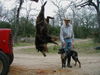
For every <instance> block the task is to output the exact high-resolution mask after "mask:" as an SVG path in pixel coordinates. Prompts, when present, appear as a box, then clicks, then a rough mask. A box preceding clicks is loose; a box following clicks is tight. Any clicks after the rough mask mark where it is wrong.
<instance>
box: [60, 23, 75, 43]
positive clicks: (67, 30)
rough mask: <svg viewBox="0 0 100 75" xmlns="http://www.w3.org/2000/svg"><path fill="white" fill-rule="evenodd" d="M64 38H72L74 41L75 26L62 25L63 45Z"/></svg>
mask: <svg viewBox="0 0 100 75" xmlns="http://www.w3.org/2000/svg"><path fill="white" fill-rule="evenodd" d="M64 38H72V39H74V33H73V26H72V25H71V24H69V25H68V26H66V25H62V26H61V28H60V40H61V42H62V43H64V42H65V41H64Z"/></svg>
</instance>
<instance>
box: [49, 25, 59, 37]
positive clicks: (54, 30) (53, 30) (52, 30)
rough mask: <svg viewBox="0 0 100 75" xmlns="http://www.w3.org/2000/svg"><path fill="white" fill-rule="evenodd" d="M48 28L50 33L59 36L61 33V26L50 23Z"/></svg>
mask: <svg viewBox="0 0 100 75" xmlns="http://www.w3.org/2000/svg"><path fill="white" fill-rule="evenodd" d="M48 29H49V34H50V35H54V36H59V33H60V27H59V26H51V25H48Z"/></svg>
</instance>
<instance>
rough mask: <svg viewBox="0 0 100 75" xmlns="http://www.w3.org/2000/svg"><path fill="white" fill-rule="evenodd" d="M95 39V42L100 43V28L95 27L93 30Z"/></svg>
mask: <svg viewBox="0 0 100 75" xmlns="http://www.w3.org/2000/svg"><path fill="white" fill-rule="evenodd" d="M93 40H94V42H98V43H100V29H97V28H96V29H95V30H94V32H93Z"/></svg>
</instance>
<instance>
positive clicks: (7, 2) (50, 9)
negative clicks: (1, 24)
mask: <svg viewBox="0 0 100 75" xmlns="http://www.w3.org/2000/svg"><path fill="white" fill-rule="evenodd" d="M0 1H1V2H2V4H3V6H4V8H5V9H7V10H11V9H13V8H14V7H15V5H16V4H15V0H0ZM44 1H46V0H44ZM31 2H32V6H31V8H32V9H34V8H35V9H36V10H40V9H41V1H39V2H38V3H36V2H34V1H30V0H27V3H26V2H24V4H23V7H26V6H27V7H29V6H30V4H31ZM55 10H57V8H56V7H55V6H54V5H53V4H52V3H51V1H50V0H48V2H47V4H46V6H45V16H54V15H55V13H54V11H55ZM33 12H34V11H33ZM22 13H23V14H24V13H25V11H24V10H22ZM31 13H32V12H31Z"/></svg>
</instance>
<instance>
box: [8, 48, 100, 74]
mask: <svg viewBox="0 0 100 75" xmlns="http://www.w3.org/2000/svg"><path fill="white" fill-rule="evenodd" d="M22 48H24V47H20V48H14V50H17V49H18V50H21V49H22ZM14 54H15V59H14V62H13V64H12V65H11V67H10V71H9V74H8V75H100V56H98V55H95V54H93V55H84V54H83V55H79V59H80V61H81V63H82V68H79V67H78V65H77V66H76V67H75V66H74V61H72V63H71V64H72V66H73V68H71V69H70V68H67V67H66V68H65V69H61V61H60V55H58V54H48V56H47V57H43V56H42V55H41V54H24V53H20V54H19V53H16V52H14Z"/></svg>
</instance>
